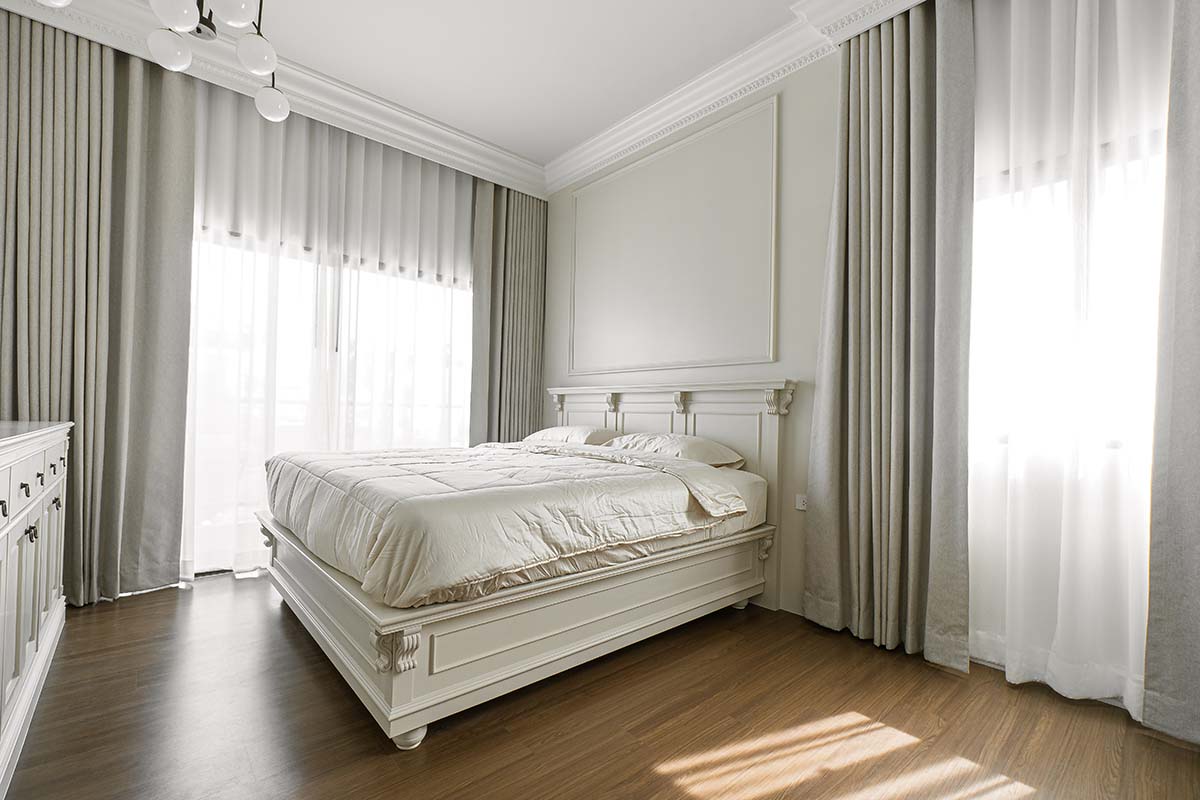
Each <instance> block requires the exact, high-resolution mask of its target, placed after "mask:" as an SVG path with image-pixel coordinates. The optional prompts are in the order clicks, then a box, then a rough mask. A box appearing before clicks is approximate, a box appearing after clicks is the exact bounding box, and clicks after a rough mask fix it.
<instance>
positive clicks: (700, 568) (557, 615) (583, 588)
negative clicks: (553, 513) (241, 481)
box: [259, 514, 775, 749]
mask: <svg viewBox="0 0 1200 800" xmlns="http://www.w3.org/2000/svg"><path fill="white" fill-rule="evenodd" d="M259 519H260V521H261V523H262V529H263V535H264V536H265V537H266V538H267V539H268V541H269V543H270V545H271V565H270V567H269V569H268V572H269V575H270V579H271V583H272V584H273V585H274V586H275V588H276V589H277V590H278V591H279V594H280V595H281V596H282V597H283V599H284V602H285V603H286V604H287V605H288V607H289V608H291V610H292V611H293V613H295V615H296V618H297V619H299V620H300V622H301V624H303V625H304V627H305V628H306V629H307V630H308V632H309V634H310V635H311V636H312V637H313V639H314V640H316V642H317V644H318V645H320V647H321V649H322V650H323V651H324V652H325V655H326V656H327V657H328V658H329V660H330V661H331V662H332V663H333V665H334V666H335V667H336V668H337V670H338V672H339V673H341V675H342V677H343V678H344V679H345V680H346V682H347V683H348V684H350V687H351V688H352V689H353V690H354V692H355V694H357V695H358V698H359V700H360V701H361V702H362V703H363V705H365V706H366V707H367V710H368V711H369V712H370V713H371V716H372V717H374V718H375V721H376V722H377V723H378V724H379V726H380V727H381V728H383V730H384V733H385V734H386V735H387V736H388V737H389V738H391V739H392V740H393V741H394V742H395V743H396V745H397V747H400V748H401V749H412V748H414V747H416V746H417V745H419V744H420V743H421V740H422V739H423V738H424V736H425V729H426V728H427V726H428V725H429V724H430V723H432V722H436V721H437V720H439V719H442V718H444V717H447V716H449V715H451V714H454V713H457V712H459V711H462V710H464V709H467V708H470V707H472V706H474V705H477V704H479V703H483V702H486V701H488V700H491V699H492V698H495V697H498V696H500V695H502V694H505V693H507V692H511V691H513V690H515V689H519V688H521V687H523V686H527V685H529V684H531V683H534V682H536V681H539V680H541V679H543V678H546V677H549V676H551V675H554V674H556V673H558V672H562V671H563V670H567V669H570V668H572V667H575V666H578V665H580V664H583V663H586V662H587V661H590V660H592V659H594V658H598V657H600V656H603V655H606V654H608V653H611V652H613V651H614V650H618V649H620V648H622V647H625V646H627V645H630V644H633V643H634V642H637V641H640V640H642V639H645V638H647V637H650V636H653V635H655V634H658V633H661V632H663V631H666V630H669V629H671V628H673V627H676V626H678V625H682V624H684V623H686V622H690V621H691V620H693V619H696V618H698V617H701V616H703V615H705V614H708V613H711V612H712V611H716V610H718V609H720V608H723V607H725V606H731V605H734V606H738V607H744V605H745V603H746V601H748V600H749V598H751V597H754V596H756V595H758V594H760V593H761V592H762V591H763V586H764V575H763V573H764V560H763V558H762V555H763V554H764V553H766V552H768V551H769V548H770V545H771V543H772V542H773V540H774V535H775V529H774V526H772V525H760V526H758V527H757V528H754V529H752V530H749V531H744V532H742V533H738V534H734V535H730V536H726V537H722V538H720V539H716V540H713V541H708V542H702V543H698V544H693V545H688V546H685V547H680V548H675V549H673V550H667V551H664V552H661V553H656V554H654V555H651V556H647V557H644V558H639V559H636V560H634V561H629V562H626V563H623V564H618V565H614V566H611V567H605V568H602V569H598V570H590V571H588V572H585V573H579V574H577V575H567V576H563V577H560V578H552V579H549V580H544V581H538V582H535V583H531V584H527V585H525V586H518V587H513V588H511V589H505V590H503V591H501V592H497V593H495V594H493V595H488V596H487V597H483V598H480V599H478V600H472V601H467V602H462V603H443V604H439V605H435V606H424V607H421V608H414V609H396V608H390V607H388V606H384V605H382V604H379V603H376V602H375V601H373V600H372V599H371V598H370V597H368V596H367V595H366V593H364V592H363V591H362V589H361V588H360V587H359V586H357V585H356V584H355V583H354V581H353V580H352V579H350V578H349V577H348V576H346V575H344V574H343V573H341V572H338V571H337V570H335V569H334V568H332V567H330V566H329V565H327V564H325V563H324V562H323V561H321V560H320V559H318V558H317V557H316V556H314V555H313V554H312V553H311V552H309V550H308V549H307V548H306V547H305V546H304V544H303V543H302V542H301V541H300V540H299V539H297V538H296V536H295V535H294V534H293V533H292V532H291V531H289V530H288V529H287V528H285V527H284V526H282V525H280V524H279V523H278V522H277V521H276V520H274V519H272V518H271V517H269V516H267V515H265V514H264V515H259Z"/></svg>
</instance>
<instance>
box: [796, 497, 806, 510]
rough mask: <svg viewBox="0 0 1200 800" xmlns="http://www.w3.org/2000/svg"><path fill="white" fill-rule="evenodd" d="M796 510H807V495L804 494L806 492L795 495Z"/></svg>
mask: <svg viewBox="0 0 1200 800" xmlns="http://www.w3.org/2000/svg"><path fill="white" fill-rule="evenodd" d="M796 510H797V511H808V495H806V494H798V495H796Z"/></svg>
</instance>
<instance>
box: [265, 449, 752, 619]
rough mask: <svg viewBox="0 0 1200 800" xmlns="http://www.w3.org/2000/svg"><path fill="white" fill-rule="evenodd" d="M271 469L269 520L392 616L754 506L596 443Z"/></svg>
mask: <svg viewBox="0 0 1200 800" xmlns="http://www.w3.org/2000/svg"><path fill="white" fill-rule="evenodd" d="M266 469H267V496H268V502H269V506H270V511H271V515H272V516H273V517H274V518H275V519H276V520H278V521H279V522H280V523H281V524H283V525H284V526H286V527H287V528H289V529H290V530H291V531H292V532H293V533H294V534H295V535H296V536H297V537H298V538H299V539H300V540H301V541H302V542H303V543H304V544H305V546H306V547H308V549H309V550H310V551H311V552H312V553H313V554H314V555H316V556H317V557H318V558H320V559H322V560H323V561H325V562H326V563H328V564H330V565H331V566H333V567H335V568H337V569H339V570H341V571H342V572H344V573H346V574H347V575H350V576H351V577H353V578H354V579H355V580H358V581H361V583H362V588H363V590H364V591H365V592H366V593H367V594H368V595H370V596H371V597H372V598H374V599H375V600H377V601H379V602H381V603H384V604H387V605H390V606H394V607H397V608H409V607H415V606H421V605H425V604H428V603H442V602H450V601H458V600H470V599H474V598H477V597H481V596H483V595H486V594H489V593H491V592H495V591H498V590H500V589H503V588H507V587H509V586H515V585H519V584H522V583H528V582H530V581H534V580H540V579H542V578H548V577H554V576H558V575H565V574H570V573H574V572H579V571H583V570H587V569H594V568H596V567H600V566H605V565H607V564H611V563H619V562H621V561H626V560H629V559H631V558H637V557H639V556H642V555H647V554H649V553H652V552H657V551H659V550H662V549H664V546H670V545H669V543H667V542H666V540H672V539H674V540H680V539H681V538H686V539H687V540H688V541H691V540H694V539H695V536H691V537H689V536H688V535H689V534H696V533H708V534H711V535H720V533H722V532H728V531H731V530H739V529H740V528H739V527H737V526H731V525H729V524H727V523H728V522H729V521H731V520H732V519H733V518H736V517H739V516H742V515H745V514H746V511H747V508H746V503H745V502H744V501H743V500H742V497H741V495H740V494H739V493H738V491H737V488H736V486H735V485H734V484H733V483H732V482H731V481H730V480H729V479H728V478H726V476H725V475H724V474H723V472H722V470H719V469H716V468H714V467H710V466H708V465H707V464H702V463H700V462H696V461H689V460H686V459H680V458H674V457H670V456H661V455H657V454H653V453H644V452H636V451H628V450H612V449H609V448H605V447H602V446H591V445H566V444H545V443H538V444H533V443H515V444H489V445H480V446H477V447H472V448H452V449H433V450H430V449H421V450H415V449H413V450H381V451H373V452H355V453H328V452H326V453H283V454H280V455H277V456H275V457H273V458H271V459H270V460H268V461H267V464H266Z"/></svg>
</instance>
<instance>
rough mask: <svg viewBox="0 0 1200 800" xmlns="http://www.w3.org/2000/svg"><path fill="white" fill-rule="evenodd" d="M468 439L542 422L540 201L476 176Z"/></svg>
mask: <svg viewBox="0 0 1200 800" xmlns="http://www.w3.org/2000/svg"><path fill="white" fill-rule="evenodd" d="M475 197H476V201H475V233H474V238H475V247H474V252H475V287H476V289H475V309H474V316H475V325H476V328H475V334H474V347H475V352H476V358H475V364H474V367H473V376H474V377H473V383H474V386H475V391H474V394H473V398H472V415H471V441H472V442H473V443H478V442H481V441H500V442H508V441H515V440H517V439H521V438H523V437H525V436H527V435H529V434H530V433H532V432H533V431H535V430H538V429H539V428H541V427H542V410H543V402H544V395H543V393H544V389H545V387H544V386H543V385H542V343H543V338H542V337H543V325H544V321H545V300H546V297H545V295H546V234H547V228H546V223H547V211H548V210H547V205H546V202H545V201H544V200H538V199H537V198H535V197H530V196H529V195H526V194H522V193H521V192H517V191H514V190H512V189H505V188H503V187H500V186H496V185H494V184H492V183H490V182H488V181H484V180H477V182H476V194H475Z"/></svg>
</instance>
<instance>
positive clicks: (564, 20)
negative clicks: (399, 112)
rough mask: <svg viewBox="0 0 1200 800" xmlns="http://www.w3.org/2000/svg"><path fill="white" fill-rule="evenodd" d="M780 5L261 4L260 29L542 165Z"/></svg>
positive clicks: (618, 0)
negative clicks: (262, 8) (261, 23)
mask: <svg viewBox="0 0 1200 800" xmlns="http://www.w3.org/2000/svg"><path fill="white" fill-rule="evenodd" d="M793 2H795V0H604V2H601V1H600V0H395V1H394V2H380V0H339V1H338V2H337V3H330V2H328V0H266V4H265V6H264V16H263V30H264V33H265V34H266V36H267V37H268V38H269V39H270V40H271V41H272V42H273V43H274V44H275V47H276V49H277V50H278V51H279V54H280V57H281V58H284V59H287V60H289V61H293V62H296V63H299V64H301V65H303V66H305V67H308V68H310V69H312V70H315V71H317V72H320V73H324V74H325V75H328V76H329V77H332V78H336V79H337V80H340V81H343V82H345V83H347V84H350V85H352V86H355V87H358V88H359V89H362V90H365V91H367V92H370V93H372V94H375V95H378V96H380V97H382V98H384V99H385V100H389V101H391V102H393V103H396V104H399V105H401V106H404V107H406V108H409V109H411V110H413V111H416V112H418V113H420V114H422V115H424V116H426V117H430V118H432V119H434V120H437V121H439V122H441V123H443V124H446V125H450V126H452V127H454V128H457V129H459V130H461V131H463V132H465V133H468V134H471V135H472V136H475V137H477V138H479V139H482V140H484V141H486V142H490V143H492V144H494V145H497V146H499V147H501V148H504V149H506V150H509V151H511V152H513V153H515V154H517V155H519V156H522V157H524V158H527V159H529V160H531V161H533V162H535V163H537V164H546V163H547V162H549V161H551V160H552V159H554V158H555V157H556V156H559V155H561V154H562V153H564V152H566V151H567V150H569V149H571V148H572V147H575V146H576V145H578V144H580V143H581V142H583V141H586V140H587V139H589V138H591V137H592V136H595V135H596V134H599V133H600V132H602V131H603V130H605V129H606V128H608V127H609V126H611V125H612V124H613V123H615V122H618V121H619V120H621V119H623V118H624V117H626V116H628V115H630V114H632V113H633V112H635V111H637V110H639V109H641V108H643V107H645V106H647V105H649V104H650V103H652V102H654V101H655V100H657V99H659V98H660V97H662V96H663V95H665V94H667V93H668V92H670V91H671V90H672V89H675V88H676V87H678V86H680V85H681V84H683V83H685V82H687V81H688V80H690V79H692V78H694V77H695V76H696V75H698V74H700V73H701V72H704V71H705V70H706V69H708V68H710V67H713V66H715V65H717V64H719V63H720V62H722V61H724V60H725V59H727V58H729V57H731V56H733V55H735V54H736V53H738V52H740V51H742V50H744V49H745V48H746V47H748V46H749V45H751V44H753V43H754V42H756V41H758V40H759V39H761V38H763V37H764V36H766V35H768V34H770V33H771V32H773V31H776V30H778V29H779V28H781V27H783V26H785V25H787V24H788V23H789V22H792V21H794V19H795V17H794V16H793V15H792V13H791V12H790V11H789V10H788V6H789V5H791V4H792V3H793ZM334 9H336V13H334ZM279 79H280V86H281V88H283V89H284V90H285V91H286V88H287V87H286V83H287V75H286V72H284V71H281V72H280V73H279Z"/></svg>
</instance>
